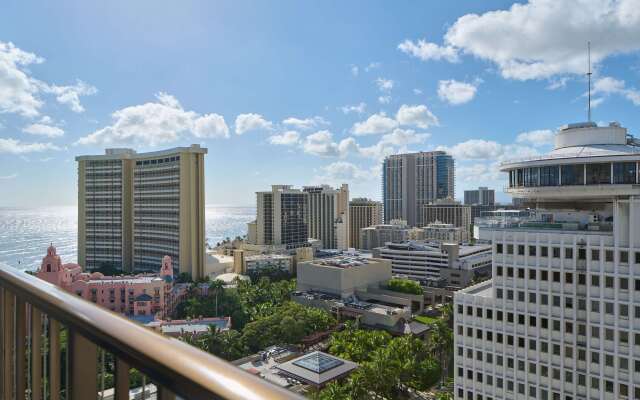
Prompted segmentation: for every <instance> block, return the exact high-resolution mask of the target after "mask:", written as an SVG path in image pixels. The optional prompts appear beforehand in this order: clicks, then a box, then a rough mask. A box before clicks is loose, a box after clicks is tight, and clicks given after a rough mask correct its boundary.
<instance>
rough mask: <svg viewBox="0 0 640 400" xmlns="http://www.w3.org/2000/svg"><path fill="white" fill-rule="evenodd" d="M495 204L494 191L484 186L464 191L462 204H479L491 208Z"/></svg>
mask: <svg viewBox="0 0 640 400" xmlns="http://www.w3.org/2000/svg"><path fill="white" fill-rule="evenodd" d="M495 203H496V191H495V190H493V189H489V188H487V187H485V186H480V187H479V188H478V189H476V190H465V191H464V204H467V205H472V204H480V205H483V206H492V205H494V204H495Z"/></svg>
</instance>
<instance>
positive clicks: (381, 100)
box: [378, 96, 391, 104]
mask: <svg viewBox="0 0 640 400" xmlns="http://www.w3.org/2000/svg"><path fill="white" fill-rule="evenodd" d="M378 103H380V104H389V103H391V96H379V97H378Z"/></svg>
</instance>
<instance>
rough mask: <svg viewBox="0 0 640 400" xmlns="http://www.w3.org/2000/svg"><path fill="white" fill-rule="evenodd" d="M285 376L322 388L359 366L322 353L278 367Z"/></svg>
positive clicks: (316, 352)
mask: <svg viewBox="0 0 640 400" xmlns="http://www.w3.org/2000/svg"><path fill="white" fill-rule="evenodd" d="M276 368H278V370H280V371H281V372H282V373H283V374H284V375H286V376H290V377H292V378H294V379H296V380H299V381H301V382H304V383H306V384H308V385H312V386H314V387H316V388H321V387H323V386H325V385H326V384H327V383H329V382H332V381H334V380H336V379H340V378H343V377H345V376H347V375H349V374H350V373H351V372H352V371H353V370H355V369H356V368H358V364H356V363H354V362H351V361H348V360H344V359H342V358H338V357H335V356H332V355H330V354H327V353H323V352H320V351H314V352H313V353H309V354H305V355H303V356H300V357H298V358H295V359H293V360H290V361H287V362H285V363H282V364H280V365H278V366H277V367H276Z"/></svg>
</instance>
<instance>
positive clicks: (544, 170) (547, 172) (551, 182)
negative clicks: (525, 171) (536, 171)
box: [540, 165, 559, 186]
mask: <svg viewBox="0 0 640 400" xmlns="http://www.w3.org/2000/svg"><path fill="white" fill-rule="evenodd" d="M558 175H559V174H558V166H557V165H554V166H550V167H540V186H558Z"/></svg>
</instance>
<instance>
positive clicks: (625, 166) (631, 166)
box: [613, 162, 636, 184]
mask: <svg viewBox="0 0 640 400" xmlns="http://www.w3.org/2000/svg"><path fill="white" fill-rule="evenodd" d="M613 183H618V184H624V183H636V163H632V162H627V163H613Z"/></svg>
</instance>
